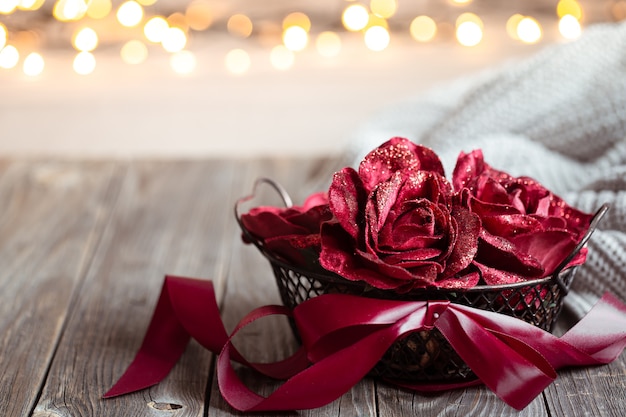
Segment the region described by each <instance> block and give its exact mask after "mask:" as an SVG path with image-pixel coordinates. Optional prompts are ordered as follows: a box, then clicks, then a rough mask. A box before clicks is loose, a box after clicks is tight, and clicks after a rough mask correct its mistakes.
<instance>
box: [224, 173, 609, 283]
mask: <svg viewBox="0 0 626 417" xmlns="http://www.w3.org/2000/svg"><path fill="white" fill-rule="evenodd" d="M261 184H268V185H269V186H270V187H271V188H273V189H274V191H276V193H278V195H279V196H280V198H281V199H282V200H283V203H284V205H285V207H291V206H292V205H293V203H292V200H291V196H290V195H289V193H288V192H287V190H285V188H284V187H283V186H282V185H281V184H280V183H278V182H276V181H274V180H272V179H270V178H265V177H260V178H258V179H257V180H256V181H255V183H254V186H253V189H252V192H251V193H250V194H248V195H246V196H244V197H241V198H239V199H238V200H237V201H236V202H235V205H234V214H235V219H236V221H237V224H238V225H239V228H240V229H241V231H242V232H243V234H244V235H245V237H246V238H247V239H248V240H249V241H250V242H251V243H253V244H254V246H256V247H257V249H258V250H259V251H260V252H261V254H262V255H263V256H264V257H265V258H266V259H268V260H269V261H270V263H272V264H273V265H278V266H281V267H283V268H286V269H290V270H292V271H295V272H297V273H300V274H303V275H306V276H311V277H314V278H316V279H318V280H320V281H327V282H328V281H340V282H341V283H344V284H347V285H354V286H366V285H368V284H367V283H366V282H365V281H352V280H349V279H347V278H344V277H342V276H340V275H338V274H336V273H334V272H331V271H325V272H324V273H320V272H317V271H314V270H311V269H307V268H304V267H300V266H297V265H292V264H290V263H289V262H287V261H285V260H282V259H280V258H278V257H276V256H275V255H274V254H273V253H272V252H271V251H269V250H267V249H266V248H265V246H264V245H263V242H262V241H261V240H260V239H259V238H257V237H256V236H254V235H253V234H252V233H250V231H249V230H248V229H247V228H246V227H245V226H244V224H243V221H242V220H241V213H240V206H241V205H242V204H243V203H246V202H249V201H251V200H253V199H254V197H255V194H256V190H257V188H258V187H259V186H260V185H261ZM608 209H609V204H608V203H604V204H602V206H600V208H599V209H598V210H597V211H596V213H595V214H594V216H593V218H592V219H591V222H590V223H589V228H588V229H587V232H586V233H585V235H584V236H583V237H582V239H581V240H580V241H579V242H578V244H577V245H576V246H575V247H574V249H573V250H572V251H571V252H570V254H569V255H568V256H567V257H565V259H563V261H562V262H561V263H560V264H559V265H558V266H557V267H556V268H555V270H554V272H552V274H550V275H548V276H545V277H543V278H536V279H532V280H526V281H520V282H515V283H512V284H498V285H475V286H473V287H470V288H442V287H436V286H433V287H424V288H416V289H413V290H411V291H409V293H434V292H439V293H452V292H461V291H462V292H484V291H503V290H512V289H517V288H523V287H527V286H536V285H545V284H549V283H554V284H556V285H558V286H559V287H560V288H561V290H562V291H563V292H564V293H565V294H567V293H568V292H569V285H568V284H566V281H564V279H563V277H564V276H567V275H568V274H570V273H571V272H572V271H574V270H576V269H577V267H578V266H577V265H575V266H573V267H567V265H568V264H569V262H570V261H571V260H572V259H574V257H575V256H576V255H577V254H578V252H580V251H581V249H582V248H583V247H584V246H585V245H586V244H587V242H588V241H589V239H590V238H591V235H592V234H593V232H594V231H595V230H596V228H597V226H598V224H599V222H600V220H601V219H602V217H604V215H605V214H606V212H607V211H608ZM373 288H376V287H373ZM376 289H377V290H380V291H393V290H386V289H382V288H376Z"/></svg>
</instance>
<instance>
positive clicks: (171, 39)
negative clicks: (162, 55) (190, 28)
mask: <svg viewBox="0 0 626 417" xmlns="http://www.w3.org/2000/svg"><path fill="white" fill-rule="evenodd" d="M161 45H163V49H165V50H166V51H167V52H179V51H182V50H183V49H184V48H185V45H187V35H185V32H184V31H183V30H182V29H181V28H177V27H173V28H169V29H168V30H167V32H166V33H165V35H164V36H163V40H162V41H161Z"/></svg>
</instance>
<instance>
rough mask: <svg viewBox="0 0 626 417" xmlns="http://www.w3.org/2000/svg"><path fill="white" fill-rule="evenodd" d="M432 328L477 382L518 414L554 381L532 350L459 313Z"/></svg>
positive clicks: (545, 363) (450, 313)
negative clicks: (518, 411)
mask: <svg viewBox="0 0 626 417" xmlns="http://www.w3.org/2000/svg"><path fill="white" fill-rule="evenodd" d="M523 324H525V323H523ZM435 327H437V328H438V329H439V331H441V333H442V334H443V335H444V337H445V338H446V339H447V340H448V342H450V345H451V346H452V347H453V348H454V350H455V351H456V352H457V353H458V354H459V356H460V357H461V359H463V361H464V362H465V363H466V364H467V365H468V366H469V367H470V368H471V369H472V371H474V373H475V374H476V375H477V376H478V378H480V380H481V381H482V382H483V383H484V384H485V385H487V387H489V389H491V390H492V391H493V392H495V393H496V395H497V396H498V397H500V398H501V399H502V400H503V401H505V402H506V403H507V404H509V405H510V406H512V407H514V408H516V409H518V410H521V409H523V408H524V407H526V406H527V405H528V404H529V403H530V402H531V401H532V400H533V399H534V398H535V397H537V396H538V395H539V394H541V392H542V391H543V390H544V389H545V388H546V387H547V386H548V385H550V383H552V381H554V379H555V378H556V372H555V371H554V369H553V368H552V367H551V365H550V363H549V362H548V361H547V360H546V359H545V358H543V357H542V356H541V355H540V354H539V353H538V352H537V351H536V350H534V349H533V348H532V347H531V346H529V345H528V344H526V343H525V342H523V341H522V340H520V339H517V338H514V337H512V336H508V335H504V334H499V333H497V332H493V331H491V330H489V329H486V328H485V327H483V325H482V324H481V323H478V322H476V321H475V320H473V319H472V317H470V316H469V315H467V314H464V312H462V311H459V310H455V309H454V308H449V309H447V310H446V311H445V312H444V313H443V314H442V315H441V317H440V318H439V320H437V321H436V322H435Z"/></svg>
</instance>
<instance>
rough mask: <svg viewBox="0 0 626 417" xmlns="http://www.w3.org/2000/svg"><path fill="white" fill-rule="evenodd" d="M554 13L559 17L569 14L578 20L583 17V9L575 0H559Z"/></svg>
mask: <svg viewBox="0 0 626 417" xmlns="http://www.w3.org/2000/svg"><path fill="white" fill-rule="evenodd" d="M556 14H557V16H558V17H559V18H561V17H563V16H566V15H570V16H574V17H575V18H576V19H577V20H580V19H582V17H583V9H582V7H580V4H579V3H578V2H577V1H576V0H560V1H559V2H558V3H557V5H556Z"/></svg>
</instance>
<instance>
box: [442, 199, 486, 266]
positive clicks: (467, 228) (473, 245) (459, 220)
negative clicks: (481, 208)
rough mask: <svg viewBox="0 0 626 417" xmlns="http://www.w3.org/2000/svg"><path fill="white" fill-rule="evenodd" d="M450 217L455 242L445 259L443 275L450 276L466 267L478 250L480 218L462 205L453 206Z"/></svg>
mask: <svg viewBox="0 0 626 417" xmlns="http://www.w3.org/2000/svg"><path fill="white" fill-rule="evenodd" d="M451 215H452V219H453V220H454V222H455V223H456V227H457V233H456V242H455V243H454V245H453V246H452V247H453V249H452V253H451V254H450V256H449V257H448V259H447V261H446V269H445V272H444V275H445V276H446V277H450V276H452V275H455V274H457V273H459V272H460V271H462V270H463V269H465V268H467V267H468V266H469V265H470V263H471V262H472V259H474V256H475V255H476V252H477V251H478V236H479V234H480V230H481V227H480V218H479V217H478V216H477V215H476V214H474V213H471V212H470V211H469V210H467V209H465V208H463V207H454V208H453V210H452V213H451Z"/></svg>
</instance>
